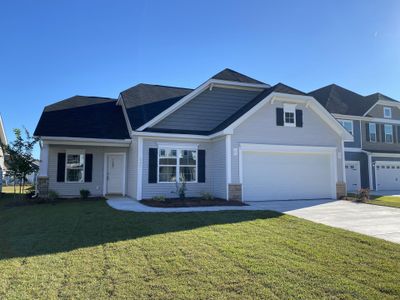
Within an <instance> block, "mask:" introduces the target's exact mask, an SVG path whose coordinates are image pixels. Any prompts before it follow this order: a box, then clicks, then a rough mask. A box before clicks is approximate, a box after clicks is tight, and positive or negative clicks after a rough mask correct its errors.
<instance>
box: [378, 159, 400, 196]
mask: <svg viewBox="0 0 400 300" xmlns="http://www.w3.org/2000/svg"><path fill="white" fill-rule="evenodd" d="M375 180H376V189H377V190H379V191H384V190H387V191H388V190H400V163H399V162H392V161H377V162H376V163H375Z"/></svg>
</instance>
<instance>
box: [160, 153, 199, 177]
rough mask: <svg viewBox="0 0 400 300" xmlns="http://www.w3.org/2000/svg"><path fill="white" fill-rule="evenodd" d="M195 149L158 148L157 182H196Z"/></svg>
mask: <svg viewBox="0 0 400 300" xmlns="http://www.w3.org/2000/svg"><path fill="white" fill-rule="evenodd" d="M196 174H197V150H194V149H172V148H159V149H158V182H176V181H178V182H182V181H185V182H196V181H197V175H196Z"/></svg>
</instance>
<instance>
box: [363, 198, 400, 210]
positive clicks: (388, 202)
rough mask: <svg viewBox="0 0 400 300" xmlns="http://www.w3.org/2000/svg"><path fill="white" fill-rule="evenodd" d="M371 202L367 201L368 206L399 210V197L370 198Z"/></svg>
mask: <svg viewBox="0 0 400 300" xmlns="http://www.w3.org/2000/svg"><path fill="white" fill-rule="evenodd" d="M370 198H371V200H369V201H367V203H369V204H375V205H383V206H391V207H399V208H400V197H392V196H371V197H370Z"/></svg>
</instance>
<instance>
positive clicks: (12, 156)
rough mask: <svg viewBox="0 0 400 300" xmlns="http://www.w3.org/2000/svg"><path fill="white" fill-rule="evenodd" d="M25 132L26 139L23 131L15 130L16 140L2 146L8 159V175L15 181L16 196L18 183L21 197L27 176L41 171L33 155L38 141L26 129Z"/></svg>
mask: <svg viewBox="0 0 400 300" xmlns="http://www.w3.org/2000/svg"><path fill="white" fill-rule="evenodd" d="M24 131H25V138H24V137H23V136H22V133H21V129H14V134H15V140H14V141H13V142H11V143H10V144H8V145H3V144H2V145H1V147H2V149H3V152H4V156H5V158H6V164H7V169H8V170H7V175H8V176H11V177H12V178H13V179H14V194H15V193H16V182H17V181H18V183H19V193H20V195H21V194H22V191H24V190H25V182H26V176H27V175H29V174H31V173H34V172H37V171H38V170H39V167H38V166H37V165H36V164H35V159H34V158H33V154H32V152H33V147H34V146H35V144H36V143H37V142H38V139H37V138H35V137H33V136H31V135H30V134H29V132H28V130H27V129H26V128H24Z"/></svg>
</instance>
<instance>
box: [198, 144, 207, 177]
mask: <svg viewBox="0 0 400 300" xmlns="http://www.w3.org/2000/svg"><path fill="white" fill-rule="evenodd" d="M197 155H198V159H199V161H198V164H197V181H198V182H206V150H198V151H197Z"/></svg>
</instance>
